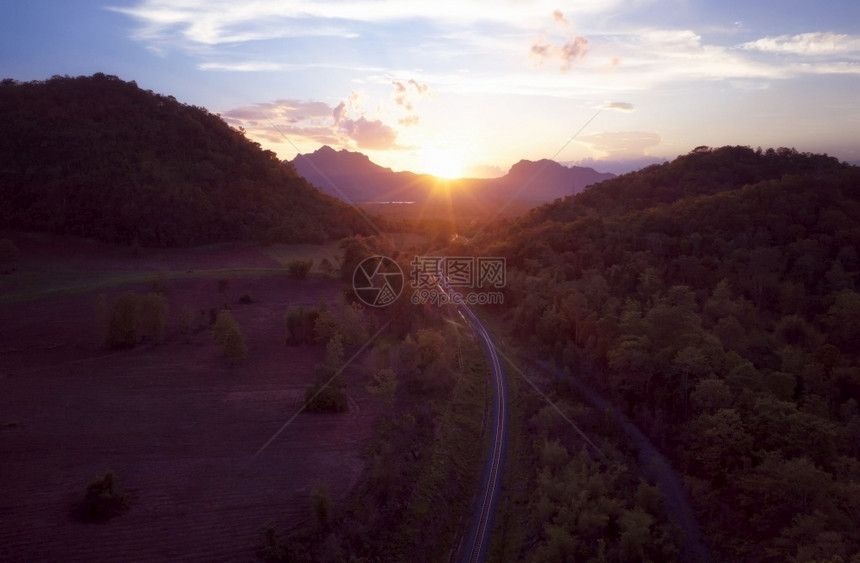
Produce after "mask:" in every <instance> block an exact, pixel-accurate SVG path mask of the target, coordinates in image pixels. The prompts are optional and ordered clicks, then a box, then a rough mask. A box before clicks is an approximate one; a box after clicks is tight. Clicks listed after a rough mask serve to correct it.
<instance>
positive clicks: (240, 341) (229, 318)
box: [212, 309, 248, 362]
mask: <svg viewBox="0 0 860 563" xmlns="http://www.w3.org/2000/svg"><path fill="white" fill-rule="evenodd" d="M212 334H213V336H214V338H215V342H217V343H218V344H220V345H221V349H222V351H223V353H224V355H225V356H227V357H228V358H230V360H231V362H232V361H233V360H239V359H242V358H244V357H245V356H247V355H248V348H247V347H246V346H245V336H244V335H243V334H242V331H241V330H240V329H239V325H238V323H236V321H235V320H234V319H233V315H232V314H231V313H230V310H229V309H222V310H221V311H220V312H219V313H218V319H217V320H216V321H215V326H214V327H213V329H212Z"/></svg>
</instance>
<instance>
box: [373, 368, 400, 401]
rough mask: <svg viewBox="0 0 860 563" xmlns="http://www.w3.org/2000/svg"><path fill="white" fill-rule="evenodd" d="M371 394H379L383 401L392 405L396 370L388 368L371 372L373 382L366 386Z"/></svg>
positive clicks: (395, 385) (395, 392)
mask: <svg viewBox="0 0 860 563" xmlns="http://www.w3.org/2000/svg"><path fill="white" fill-rule="evenodd" d="M367 390H368V391H369V392H370V393H371V394H373V395H379V396H380V397H382V399H383V400H384V401H385V403H386V404H387V405H388V406H389V407H392V406H394V399H395V398H396V396H397V372H396V371H394V370H393V369H390V368H383V369H380V370H377V371H376V373H374V374H373V384H372V385H368V386H367Z"/></svg>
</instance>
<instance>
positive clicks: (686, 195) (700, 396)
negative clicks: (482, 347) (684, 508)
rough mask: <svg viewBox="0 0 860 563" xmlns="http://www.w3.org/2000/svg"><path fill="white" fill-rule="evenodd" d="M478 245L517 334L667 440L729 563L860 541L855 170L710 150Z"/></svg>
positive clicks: (849, 550) (593, 191)
mask: <svg viewBox="0 0 860 563" xmlns="http://www.w3.org/2000/svg"><path fill="white" fill-rule="evenodd" d="M484 237H485V238H484ZM482 238H483V240H485V241H486V242H485V243H484V244H483V245H481V244H479V245H478V248H475V249H474V253H475V254H479V255H480V254H483V255H487V256H498V255H501V256H506V257H508V262H507V264H508V284H507V287H506V295H505V306H506V307H508V308H509V312H508V317H507V319H508V323H509V326H511V330H512V332H513V333H514V335H515V336H516V340H517V341H519V342H520V343H521V344H522V345H523V346H524V347H525V348H527V349H531V350H540V351H541V353H542V355H543V357H545V358H547V359H550V360H552V361H553V362H555V363H556V365H558V366H559V367H560V368H564V369H566V370H568V371H569V373H570V374H571V375H572V376H574V377H577V378H580V379H582V380H584V381H586V382H587V383H588V384H589V385H591V386H593V387H595V388H598V389H600V390H601V391H602V392H604V393H605V394H606V395H607V396H609V397H612V402H613V403H614V404H615V405H616V406H617V407H619V408H621V409H623V410H624V411H625V412H626V413H627V414H629V415H630V416H631V417H632V418H633V419H634V420H635V421H636V422H637V424H638V425H639V426H640V427H641V428H643V429H644V430H645V431H646V432H647V433H648V434H649V435H650V437H651V438H652V440H654V441H655V442H656V443H658V444H660V446H661V447H662V448H663V449H664V451H665V452H666V453H667V454H668V455H669V457H670V458H671V459H672V462H673V465H675V466H676V467H677V468H678V469H680V471H681V472H682V473H683V474H685V478H686V482H687V485H688V488H689V490H690V493H691V495H692V497H693V499H694V502H695V504H696V505H697V506H698V508H699V509H700V514H699V518H700V522H701V524H702V526H703V528H704V529H705V531H706V533H707V534H708V536H709V539H710V541H711V544H712V546H713V547H714V548H715V549H716V551H718V552H719V553H720V554H721V557H720V559H721V560H726V561H839V560H845V561H848V560H851V558H852V556H853V557H856V556H857V553H860V532H858V528H857V514H858V507H860V406H858V405H860V367H858V366H860V347H858V343H860V321H858V319H860V292H858V290H860V287H858V281H860V254H858V249H860V169H857V168H856V167H851V166H848V165H842V164H839V163H838V162H837V161H836V160H834V159H832V158H829V157H827V156H821V155H808V154H800V153H797V152H796V151H793V150H790V149H779V150H774V151H771V150H769V151H765V152H758V151H753V150H751V149H747V148H743V147H725V148H722V149H714V150H706V149H697V150H696V151H694V152H693V153H691V154H689V155H686V156H683V157H680V158H678V159H677V160H675V161H674V162H671V163H668V164H666V165H662V166H655V167H650V168H648V169H645V170H643V171H640V172H637V173H632V174H627V175H625V176H622V177H619V178H616V179H613V180H609V181H606V182H603V183H602V184H600V185H597V186H594V187H592V188H590V189H588V190H586V191H585V192H584V193H583V194H580V195H578V196H576V197H574V198H568V199H567V200H564V201H560V202H556V203H554V204H550V205H546V206H544V207H541V208H539V209H536V210H534V211H533V212H532V213H530V214H529V215H527V216H525V217H522V218H520V219H519V220H515V221H511V222H510V223H508V224H507V225H506V226H504V227H503V226H499V227H497V229H496V230H488V232H487V233H485V234H484V235H483V237H482ZM837 557H838V558H837ZM839 558H841V559H839Z"/></svg>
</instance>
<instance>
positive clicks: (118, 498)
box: [78, 470, 131, 522]
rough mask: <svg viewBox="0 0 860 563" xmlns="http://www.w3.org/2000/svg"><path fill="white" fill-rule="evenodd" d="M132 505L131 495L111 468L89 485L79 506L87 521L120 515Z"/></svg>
mask: <svg viewBox="0 0 860 563" xmlns="http://www.w3.org/2000/svg"><path fill="white" fill-rule="evenodd" d="M130 506H131V497H129V495H128V494H127V493H124V492H123V491H122V489H121V488H120V486H119V482H118V481H117V478H116V475H114V472H113V471H111V470H108V471H107V473H105V474H104V476H102V477H98V478H96V480H95V481H93V482H92V483H90V484H89V485H88V486H87V491H86V493H85V495H84V500H83V502H81V503H80V505H79V506H78V511H79V515H80V517H81V519H82V520H84V521H87V522H104V521H105V520H110V519H111V518H113V517H114V516H119V515H120V514H122V513H123V512H125V511H126V510H128V509H129V507H130Z"/></svg>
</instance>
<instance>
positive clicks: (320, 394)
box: [305, 378, 349, 412]
mask: <svg viewBox="0 0 860 563" xmlns="http://www.w3.org/2000/svg"><path fill="white" fill-rule="evenodd" d="M305 404H306V406H305V410H306V411H308V412H345V411H346V410H347V409H348V408H349V403H348V402H347V398H346V393H344V391H343V389H342V388H341V386H340V382H339V381H338V378H334V379H332V380H330V381H328V382H326V381H323V380H322V379H319V380H317V381H316V382H314V383H313V385H311V386H310V387H308V388H307V389H305Z"/></svg>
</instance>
